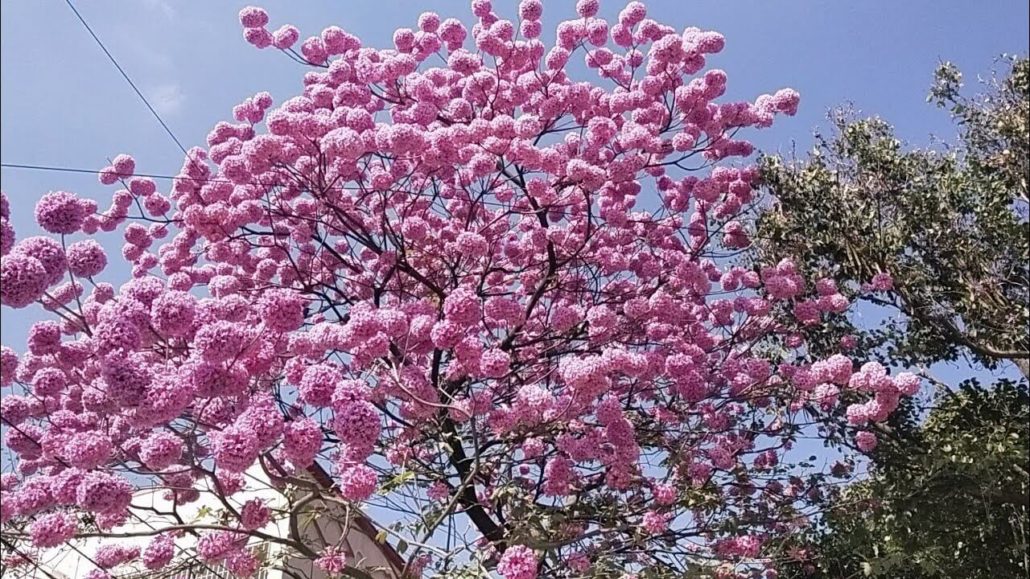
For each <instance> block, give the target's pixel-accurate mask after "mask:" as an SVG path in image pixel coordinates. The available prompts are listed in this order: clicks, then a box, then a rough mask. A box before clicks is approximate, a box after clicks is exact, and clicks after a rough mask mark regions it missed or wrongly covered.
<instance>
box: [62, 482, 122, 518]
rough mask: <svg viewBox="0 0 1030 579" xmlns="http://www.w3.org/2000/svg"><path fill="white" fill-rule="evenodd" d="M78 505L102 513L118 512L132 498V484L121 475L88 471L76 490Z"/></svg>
mask: <svg viewBox="0 0 1030 579" xmlns="http://www.w3.org/2000/svg"><path fill="white" fill-rule="evenodd" d="M75 500H76V502H77V503H78V505H79V506H80V507H82V508H84V509H86V510H87V511H90V512H93V513H97V514H100V515H112V514H118V513H120V512H122V511H124V510H125V508H126V507H128V506H129V501H131V500H132V486H131V485H130V484H129V483H128V481H126V480H125V479H123V478H122V477H120V476H117V475H112V474H107V473H103V472H88V473H86V474H84V475H83V476H82V480H81V482H79V485H78V488H77V489H76V491H75Z"/></svg>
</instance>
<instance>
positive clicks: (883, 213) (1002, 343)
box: [756, 58, 1030, 374]
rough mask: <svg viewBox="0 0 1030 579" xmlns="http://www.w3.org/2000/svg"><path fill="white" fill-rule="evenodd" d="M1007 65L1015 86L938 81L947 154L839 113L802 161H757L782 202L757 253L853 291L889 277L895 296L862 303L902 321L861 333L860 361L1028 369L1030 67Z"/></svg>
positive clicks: (935, 96) (1018, 62) (941, 76)
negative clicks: (948, 119) (950, 132)
mask: <svg viewBox="0 0 1030 579" xmlns="http://www.w3.org/2000/svg"><path fill="white" fill-rule="evenodd" d="M1006 62H1007V64H1008V65H1009V74H1008V76H1007V77H1006V78H1004V79H1003V80H999V79H997V78H992V79H991V80H989V81H987V82H986V83H985V84H986V92H985V93H984V94H982V95H980V96H977V97H975V98H969V99H967V98H964V97H963V96H961V94H960V93H959V88H960V86H961V75H960V74H959V73H958V71H957V70H956V69H955V68H954V67H953V66H952V65H949V64H945V65H943V66H942V67H941V68H940V69H939V70H938V71H937V74H936V82H935V85H934V87H933V90H932V93H931V95H930V100H931V101H933V102H934V103H936V104H937V105H938V106H941V107H944V108H947V109H948V110H949V111H950V112H951V114H952V117H953V119H954V121H955V123H956V124H957V126H958V129H959V133H960V139H959V142H958V143H957V144H956V145H955V146H954V147H953V148H952V147H943V148H942V149H943V150H942V151H936V150H932V149H926V150H920V149H911V148H908V147H906V146H905V145H904V144H903V143H902V142H901V141H900V140H899V139H897V138H896V137H895V136H894V131H893V128H892V127H891V126H890V125H889V124H888V123H887V122H885V121H883V120H880V119H877V118H869V119H858V120H856V119H854V118H853V116H852V115H850V114H848V113H846V112H838V113H836V114H835V115H833V117H832V120H833V123H834V129H835V132H834V134H833V135H832V136H831V137H829V138H826V137H822V136H817V146H816V148H815V149H814V150H813V151H812V153H811V155H810V156H809V157H808V158H807V159H806V160H803V161H793V162H788V161H785V160H784V159H781V158H778V157H767V158H765V159H763V170H764V171H763V175H764V181H765V186H766V188H767V190H768V191H769V192H770V193H771V194H772V195H773V197H774V199H775V202H774V205H773V207H771V208H770V210H768V211H766V212H765V213H764V214H763V215H762V217H761V218H760V219H759V222H758V223H757V229H758V235H757V236H756V237H757V238H758V239H759V240H760V241H759V248H760V250H762V251H764V252H766V253H767V254H771V255H775V256H784V255H790V256H794V257H795V259H796V260H797V261H798V263H799V264H801V265H803V266H804V267H805V268H806V269H807V270H808V273H810V274H811V273H821V274H824V275H830V276H832V277H834V278H835V279H836V280H837V281H838V283H840V284H841V285H842V286H844V287H848V288H850V289H851V290H852V291H855V290H857V289H858V288H859V287H860V284H861V283H863V282H867V281H868V280H870V279H871V278H872V277H873V275H875V274H876V273H877V272H880V271H887V272H890V273H891V274H892V275H893V277H894V280H895V291H893V292H890V293H889V294H888V295H886V296H883V295H880V296H878V297H867V298H865V299H869V300H871V301H874V302H876V303H878V304H879V305H881V306H886V307H888V308H891V309H896V310H897V311H899V312H900V313H901V314H903V315H902V316H900V317H899V316H892V317H891V319H889V320H888V321H886V322H884V323H883V324H882V325H881V326H879V327H876V328H863V330H864V332H863V336H862V337H863V341H862V344H863V345H864V346H865V347H864V352H863V353H866V354H871V353H872V352H873V351H874V350H875V351H877V352H878V355H880V356H884V357H886V358H889V359H891V360H894V361H898V362H901V363H905V364H909V365H916V364H930V363H933V362H937V361H941V360H954V359H956V358H957V357H958V356H960V355H962V354H964V353H968V354H971V355H972V356H973V357H974V359H975V360H976V361H978V362H980V363H982V364H983V365H985V366H987V367H994V366H996V365H997V364H998V363H999V362H1000V361H1002V360H1012V361H1015V362H1016V363H1017V364H1019V365H1020V367H1021V369H1023V372H1024V374H1026V372H1027V370H1026V361H1027V359H1028V358H1030V337H1028V333H1027V328H1028V325H1030V305H1028V300H1030V290H1028V288H1030V271H1028V264H1030V224H1028V220H1027V208H1028V204H1030V197H1028V191H1027V170H1028V167H1030V161H1028V158H1030V125H1028V120H1027V116H1028V114H1030V63H1028V61H1027V60H1026V59H1025V58H1013V59H1009V60H1007V61H1006ZM854 330H856V328H852V327H841V328H839V331H840V332H848V331H854ZM829 338H830V336H828V337H827V339H828V340H829ZM815 345H816V346H819V345H820V344H819V343H816V344H815ZM822 345H823V346H826V347H829V346H831V345H835V342H830V341H827V342H825V343H824V344H822Z"/></svg>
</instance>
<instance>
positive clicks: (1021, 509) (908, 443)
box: [797, 381, 1030, 579]
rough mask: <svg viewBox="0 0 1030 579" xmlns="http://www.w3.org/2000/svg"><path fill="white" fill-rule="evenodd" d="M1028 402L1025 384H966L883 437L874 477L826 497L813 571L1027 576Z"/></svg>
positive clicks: (919, 578)
mask: <svg viewBox="0 0 1030 579" xmlns="http://www.w3.org/2000/svg"><path fill="white" fill-rule="evenodd" d="M1028 408H1030V397H1028V393H1027V387H1026V384H1025V382H1024V383H1023V384H1015V383H1013V382H1010V381H1001V382H999V383H997V384H994V385H993V386H992V387H990V388H984V387H982V386H980V385H978V384H977V383H976V382H975V381H969V382H968V383H965V384H963V385H962V386H961V387H960V388H959V389H958V390H957V391H956V392H954V393H952V394H950V395H947V396H944V397H942V398H941V399H940V402H939V404H938V405H937V406H936V407H935V408H934V409H933V410H932V411H931V412H930V413H929V415H928V417H927V419H926V421H925V423H924V424H923V425H922V427H921V428H919V429H917V430H916V431H915V432H913V433H910V434H906V435H905V436H904V437H888V438H885V439H884V440H883V441H882V442H881V444H880V446H879V447H878V448H877V449H876V450H875V451H874V453H873V459H872V460H873V465H874V473H875V474H874V475H873V476H872V477H870V478H869V479H867V480H864V481H862V482H860V483H856V484H854V485H851V486H848V487H846V488H845V489H844V490H843V491H841V492H840V494H839V495H838V496H836V497H834V498H833V500H832V501H831V505H832V506H831V507H830V509H829V510H828V511H827V513H826V515H825V517H824V519H823V520H822V522H821V526H820V529H819V530H818V532H819V533H820V536H819V537H818V538H817V542H818V543H819V544H820V548H819V553H818V554H817V556H816V557H815V558H814V559H813V561H814V563H815V566H816V569H817V576H821V577H832V578H845V577H865V576H875V577H892V578H906V579H938V578H940V579H944V578H953V577H963V578H969V579H977V578H981V577H983V578H992V579H996V578H1001V577H1026V576H1027V573H1028V572H1030V561H1028V559H1027V557H1028V555H1027V548H1028V546H1030V545H1028V525H1030V521H1028V518H1027V502H1028V500H1030V495H1028V483H1030V475H1028V473H1027V468H1028V465H1027V463H1028V460H1030V457H1028V451H1027V438H1028V436H1030V427H1028V424H1030V410H1028ZM797 575H798V576H804V575H806V573H804V572H803V571H801V570H799V572H798V573H797Z"/></svg>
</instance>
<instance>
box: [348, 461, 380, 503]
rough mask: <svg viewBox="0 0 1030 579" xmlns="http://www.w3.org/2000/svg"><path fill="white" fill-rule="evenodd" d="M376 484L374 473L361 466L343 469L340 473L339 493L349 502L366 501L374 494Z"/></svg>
mask: <svg viewBox="0 0 1030 579" xmlns="http://www.w3.org/2000/svg"><path fill="white" fill-rule="evenodd" d="M377 484H378V480H377V477H376V473H375V471H374V470H372V469H371V468H369V467H367V466H365V465H363V464H359V465H352V466H347V467H344V469H343V471H342V472H341V473H340V493H341V494H342V495H343V497H344V498H345V499H347V500H350V501H354V502H361V501H364V500H366V499H368V497H370V496H372V493H374V492H375V490H376V485H377Z"/></svg>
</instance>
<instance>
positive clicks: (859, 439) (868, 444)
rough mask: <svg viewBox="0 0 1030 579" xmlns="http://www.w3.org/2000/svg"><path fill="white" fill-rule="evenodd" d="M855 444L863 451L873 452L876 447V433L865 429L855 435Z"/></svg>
mask: <svg viewBox="0 0 1030 579" xmlns="http://www.w3.org/2000/svg"><path fill="white" fill-rule="evenodd" d="M855 444H856V445H857V446H858V449H859V450H861V451H862V452H872V450H873V449H874V448H876V435H875V434H873V433H872V432H869V431H868V430H863V431H861V432H859V433H858V434H856V435H855Z"/></svg>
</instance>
